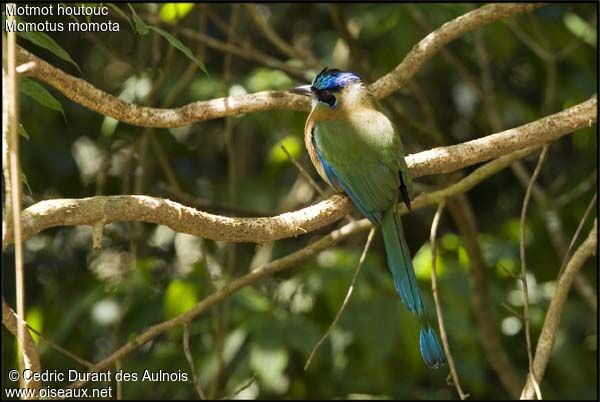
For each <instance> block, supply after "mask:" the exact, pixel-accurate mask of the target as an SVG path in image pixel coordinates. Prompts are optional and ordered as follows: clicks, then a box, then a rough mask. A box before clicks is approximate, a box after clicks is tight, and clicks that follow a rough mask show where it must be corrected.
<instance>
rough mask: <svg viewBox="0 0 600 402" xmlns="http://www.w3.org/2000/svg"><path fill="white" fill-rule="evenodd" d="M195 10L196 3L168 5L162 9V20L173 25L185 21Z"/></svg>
mask: <svg viewBox="0 0 600 402" xmlns="http://www.w3.org/2000/svg"><path fill="white" fill-rule="evenodd" d="M193 8H194V3H167V4H165V5H164V6H162V8H161V9H160V19H161V20H163V21H164V22H167V23H170V24H172V23H174V22H177V21H178V20H182V19H184V18H185V16H186V15H188V14H189V13H190V11H192V9H193Z"/></svg>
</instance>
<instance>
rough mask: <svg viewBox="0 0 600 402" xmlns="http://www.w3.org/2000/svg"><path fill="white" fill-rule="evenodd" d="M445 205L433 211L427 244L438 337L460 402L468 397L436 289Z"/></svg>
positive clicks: (441, 204) (442, 204)
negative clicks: (438, 231)
mask: <svg viewBox="0 0 600 402" xmlns="http://www.w3.org/2000/svg"><path fill="white" fill-rule="evenodd" d="M445 205H446V203H445V202H444V201H442V202H440V203H439V204H438V207H437V210H436V211H435V215H434V216H433V222H432V223H431V233H430V235H429V242H430V244H431V290H432V292H433V300H434V302H435V312H436V314H437V318H438V324H439V327H440V337H441V338H442V345H443V346H444V353H445V354H446V359H447V360H448V366H449V368H450V375H451V376H452V382H453V383H454V387H455V388H456V392H458V396H459V397H460V399H461V400H464V399H466V398H468V397H469V394H465V393H464V392H463V389H462V387H461V386H460V381H459V379H458V373H457V371H456V366H455V365H454V358H453V357H452V353H450V344H449V343H448V337H447V335H446V326H445V325H444V316H443V313H442V303H441V301H440V295H439V293H438V289H437V274H436V272H435V271H436V262H437V255H436V237H437V228H438V225H439V223H440V217H441V216H442V212H443V210H444V206H445Z"/></svg>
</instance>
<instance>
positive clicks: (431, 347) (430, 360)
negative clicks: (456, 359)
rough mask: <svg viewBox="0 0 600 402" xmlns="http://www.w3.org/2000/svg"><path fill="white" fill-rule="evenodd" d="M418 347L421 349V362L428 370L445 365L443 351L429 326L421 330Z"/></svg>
mask: <svg viewBox="0 0 600 402" xmlns="http://www.w3.org/2000/svg"><path fill="white" fill-rule="evenodd" d="M419 346H420V347H421V355H422V356H423V360H424V361H425V364H427V365H428V366H429V367H430V368H439V367H442V366H443V365H444V364H445V363H446V356H445V355H444V350H443V349H442V346H441V345H440V342H439V341H438V337H437V335H436V334H435V331H434V330H433V329H432V328H431V327H430V326H429V325H426V326H424V327H422V328H421V334H420V336H419Z"/></svg>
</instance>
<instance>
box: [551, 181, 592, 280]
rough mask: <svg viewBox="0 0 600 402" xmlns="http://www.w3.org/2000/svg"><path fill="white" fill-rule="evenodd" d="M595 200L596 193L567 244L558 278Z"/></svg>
mask: <svg viewBox="0 0 600 402" xmlns="http://www.w3.org/2000/svg"><path fill="white" fill-rule="evenodd" d="M596 198H598V192H596V193H595V194H594V196H593V197H592V199H591V200H590V203H589V204H588V207H587V208H586V210H585V213H584V214H583V217H582V218H581V221H580V222H579V225H578V226H577V230H575V234H574V235H573V238H572V239H571V243H569V248H568V249H567V252H566V253H565V256H564V258H563V261H562V264H560V271H559V272H558V277H559V278H560V276H561V275H562V273H563V271H564V269H565V267H566V265H567V261H568V260H569V257H570V254H571V250H572V249H573V246H575V242H576V241H577V238H578V237H579V233H580V232H581V229H583V224H584V223H585V221H586V220H587V217H588V215H589V214H590V212H592V208H593V207H594V205H596Z"/></svg>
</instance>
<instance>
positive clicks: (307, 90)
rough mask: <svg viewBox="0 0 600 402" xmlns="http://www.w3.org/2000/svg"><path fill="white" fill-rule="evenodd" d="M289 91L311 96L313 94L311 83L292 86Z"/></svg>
mask: <svg viewBox="0 0 600 402" xmlns="http://www.w3.org/2000/svg"><path fill="white" fill-rule="evenodd" d="M289 92H291V93H293V94H298V95H304V96H311V95H312V89H311V86H310V85H302V86H299V87H296V88H292V89H290V90H289Z"/></svg>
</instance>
